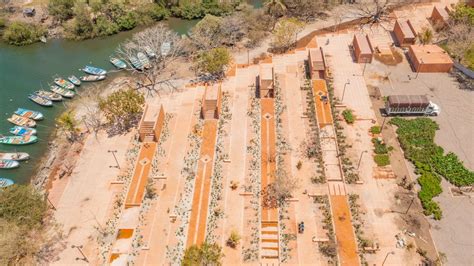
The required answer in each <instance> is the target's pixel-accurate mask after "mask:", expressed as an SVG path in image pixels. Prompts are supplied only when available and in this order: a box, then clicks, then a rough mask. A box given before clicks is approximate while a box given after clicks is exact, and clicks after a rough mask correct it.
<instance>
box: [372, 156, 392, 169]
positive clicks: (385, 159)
mask: <svg viewBox="0 0 474 266" xmlns="http://www.w3.org/2000/svg"><path fill="white" fill-rule="evenodd" d="M374 161H375V163H376V164H377V166H387V165H389V164H390V157H389V156H388V154H376V155H375V156H374Z"/></svg>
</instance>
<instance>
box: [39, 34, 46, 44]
mask: <svg viewBox="0 0 474 266" xmlns="http://www.w3.org/2000/svg"><path fill="white" fill-rule="evenodd" d="M47 41H48V40H46V37H45V36H41V37H40V42H42V43H46V42H47Z"/></svg>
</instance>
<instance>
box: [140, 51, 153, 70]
mask: <svg viewBox="0 0 474 266" xmlns="http://www.w3.org/2000/svg"><path fill="white" fill-rule="evenodd" d="M137 58H138V60H140V62H141V63H142V66H143V67H144V68H150V59H148V57H147V56H146V55H145V54H144V53H142V52H138V53H137Z"/></svg>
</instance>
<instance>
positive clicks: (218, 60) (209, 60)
mask: <svg viewBox="0 0 474 266" xmlns="http://www.w3.org/2000/svg"><path fill="white" fill-rule="evenodd" d="M231 59H232V56H231V54H230V52H229V50H227V48H225V47H219V48H214V49H211V50H209V51H204V52H201V53H200V54H199V55H198V56H197V58H196V60H195V62H196V67H197V70H198V71H199V72H200V74H202V75H206V74H209V75H211V76H214V77H216V78H222V77H223V76H224V74H225V73H224V72H225V70H226V68H227V66H228V65H229V64H230V62H231Z"/></svg>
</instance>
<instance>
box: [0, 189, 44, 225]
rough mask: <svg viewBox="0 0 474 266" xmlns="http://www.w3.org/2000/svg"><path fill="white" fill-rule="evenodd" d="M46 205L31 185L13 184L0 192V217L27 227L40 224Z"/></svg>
mask: <svg viewBox="0 0 474 266" xmlns="http://www.w3.org/2000/svg"><path fill="white" fill-rule="evenodd" d="M47 209H48V206H47V205H46V202H45V201H44V198H43V196H41V194H39V193H38V192H37V191H35V190H34V189H33V188H32V187H31V186H25V185H13V186H10V187H8V188H5V189H3V190H2V191H1V192H0V219H4V220H6V221H7V222H12V223H15V224H18V225H21V226H26V227H28V228H29V229H33V228H37V227H39V226H41V224H42V222H43V219H44V218H45V215H46V211H47Z"/></svg>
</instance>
